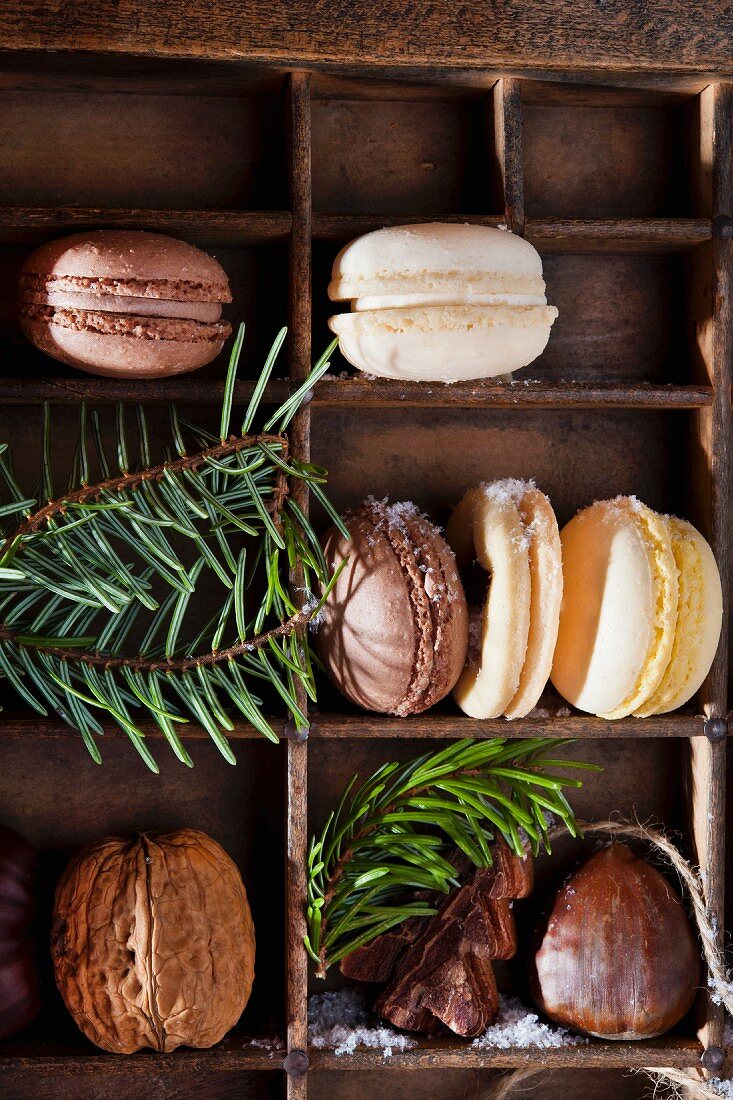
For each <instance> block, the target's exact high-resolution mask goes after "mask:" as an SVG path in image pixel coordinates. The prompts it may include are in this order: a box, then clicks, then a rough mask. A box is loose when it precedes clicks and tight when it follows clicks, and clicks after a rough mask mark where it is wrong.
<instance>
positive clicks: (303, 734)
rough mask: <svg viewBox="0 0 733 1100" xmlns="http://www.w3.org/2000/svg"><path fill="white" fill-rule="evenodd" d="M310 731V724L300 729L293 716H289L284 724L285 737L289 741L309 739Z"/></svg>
mask: <svg viewBox="0 0 733 1100" xmlns="http://www.w3.org/2000/svg"><path fill="white" fill-rule="evenodd" d="M309 732H310V726H306V728H305V729H298V727H297V726H296V724H295V722H294V721H293V719H292V718H289V719H288V721H287V722H286V723H285V725H284V726H283V737H285V738H286V740H288V741H307V740H308V733H309Z"/></svg>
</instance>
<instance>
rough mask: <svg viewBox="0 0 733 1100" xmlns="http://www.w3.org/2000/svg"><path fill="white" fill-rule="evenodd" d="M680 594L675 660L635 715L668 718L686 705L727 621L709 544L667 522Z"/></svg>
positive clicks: (680, 522)
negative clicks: (674, 711) (671, 711)
mask: <svg viewBox="0 0 733 1100" xmlns="http://www.w3.org/2000/svg"><path fill="white" fill-rule="evenodd" d="M664 520H665V522H666V524H667V529H668V531H669V534H670V538H671V540H672V552H673V554H674V559H675V562H676V565H677V573H678V585H679V594H678V600H677V621H676V623H675V630H674V642H673V644H672V655H671V657H670V660H669V664H668V665H667V669H666V671H665V673H664V676H663V677H662V680H661V683H660V684H659V686H658V688H657V689H656V691H655V692H654V693H653V694H652V695H651V696H650V697H649V698H648V699H646V700H645V702H644V703H643V704H642V705H641V706H640V707H639V708H638V709H637V710H636V711H635V712H634V713H635V714H637V715H639V716H640V717H646V716H647V715H649V714H666V713H667V712H668V711H670V710H676V709H677V707H681V706H682V705H683V704H684V703H687V702H688V701H689V700H690V699H691V698H692V697H693V695H695V693H696V692H697V691H698V690H699V688H700V686H701V685H702V682H703V680H704V679H705V677H706V676H707V674H708V672H709V671H710V666H711V665H712V663H713V658H714V657H715V651H716V649H717V648H718V640H719V638H720V628H721V625H722V621H723V592H722V588H721V584H720V573H719V572H718V566H717V564H716V562H715V558H714V556H713V552H712V550H711V549H710V547H709V545H708V543H707V542H706V541H705V539H704V538H703V537H702V535H701V534H700V532H699V531H697V530H696V529H695V528H694V527H693V526H692V524H691V523H688V522H687V520H684V519H677V517H676V516H665V517H664Z"/></svg>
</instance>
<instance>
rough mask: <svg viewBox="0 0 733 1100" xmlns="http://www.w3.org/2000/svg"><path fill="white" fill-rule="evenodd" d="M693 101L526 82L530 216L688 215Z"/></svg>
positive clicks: (526, 170)
mask: <svg viewBox="0 0 733 1100" xmlns="http://www.w3.org/2000/svg"><path fill="white" fill-rule="evenodd" d="M689 102H691V100H690V99H686V98H685V97H683V96H681V95H679V94H675V95H662V94H659V93H655V92H651V91H650V92H637V91H626V90H623V89H614V88H610V89H604V88H590V87H588V88H586V87H573V86H567V85H554V84H542V83H535V82H531V81H528V82H524V83H523V84H522V122H523V128H522V129H523V132H522V141H523V153H524V198H525V207H526V211H527V215H528V216H529V217H531V218H542V217H564V218H639V217H683V216H688V215H690V214H691V212H692V206H691V204H692V198H691V193H690V179H689V170H688V159H687V133H688V113H687V110H686V106H687V104H688V103H689Z"/></svg>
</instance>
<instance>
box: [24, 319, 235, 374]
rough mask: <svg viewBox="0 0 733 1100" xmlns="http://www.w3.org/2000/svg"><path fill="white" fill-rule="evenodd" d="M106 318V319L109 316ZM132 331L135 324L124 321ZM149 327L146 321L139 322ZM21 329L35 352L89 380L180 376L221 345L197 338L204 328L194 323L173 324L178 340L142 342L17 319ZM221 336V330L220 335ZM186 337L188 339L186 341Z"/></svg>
mask: <svg viewBox="0 0 733 1100" xmlns="http://www.w3.org/2000/svg"><path fill="white" fill-rule="evenodd" d="M110 316H111V315H110ZM125 320H126V321H129V322H131V324H130V329H131V330H132V329H134V322H135V320H136V319H135V318H134V317H130V318H125ZM139 320H140V321H145V323H146V325H147V326H149V325H151V324H154V320H153V319H151V318H139ZM21 326H22V328H23V331H24V332H25V334H26V336H27V337H28V339H29V340H30V341H31V342H32V343H33V344H35V346H36V347H37V348H39V349H40V350H41V351H43V352H45V353H46V354H47V355H50V356H51V357H52V358H53V359H58V360H59V361H60V362H62V363H68V364H69V366H72V367H81V368H82V369H83V370H85V371H87V372H88V373H89V374H96V375H99V376H104V377H110V378H154V377H156V376H157V375H161V376H167V375H173V374H184V373H186V372H187V371H192V370H196V369H197V368H198V367H203V366H204V365H205V364H206V363H210V362H211V360H212V359H215V358H216V356H217V355H218V354H219V352H220V351H221V350H222V348H223V347H224V341H225V335H222V336H221V338H220V339H213V340H212V339H208V338H202V337H201V336H199V338H198V339H197V338H196V335H197V333H196V330H200V329H202V328H203V327H204V326H202V325H199V324H197V322H195V321H181V322H178V326H179V331H180V333H181V338H180V339H146V338H144V337H137V336H135V335H134V334H133V333H132V331H131V333H130V334H125V333H123V332H117V333H114V332H109V333H104V332H99V331H94V330H92V329H85V328H82V327H80V328H69V327H66V326H63V325H59V324H54V323H52V322H50V321H48V320H42V319H41V320H35V319H32V318H29V317H24V316H21ZM219 331H221V329H220V330H219ZM185 337H187V338H185Z"/></svg>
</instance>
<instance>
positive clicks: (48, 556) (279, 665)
mask: <svg viewBox="0 0 733 1100" xmlns="http://www.w3.org/2000/svg"><path fill="white" fill-rule="evenodd" d="M242 338H243V327H242V328H241V329H240V331H239V333H238V336H237V339H236V341H235V345H234V350H233V352H232V356H231V360H230V364H229V369H228V373H227V378H226V383H225V388H224V401H223V406H222V412H221V422H220V432H219V436H218V437H216V436H212V435H210V434H209V433H207V432H206V431H204V430H203V429H201V428H198V427H196V426H194V425H191V424H189V423H187V422H185V421H183V420H181V419H180V418H179V416H178V414H177V412H176V410H175V408H173V409H172V410H171V417H170V446H169V447H168V449H167V450H165V451H164V453H163V454H162V456H161V457H160V459H159V460H158V461H157V462H155V461H153V457H152V450H151V443H150V432H149V430H148V425H147V421H146V416H145V412H144V409H143V408H142V407H139V408H138V409H137V410H136V417H135V420H136V427H135V430H134V432H131V431H130V430H129V429H128V425H127V418H126V416H125V409H124V408H123V406H121V405H120V406H119V407H118V409H117V415H116V433H115V434H116V438H115V446H114V449H115V452H116V453H115V458H114V460H112V458H111V456H110V454H108V453H107V451H106V450H105V447H104V445H103V442H102V431H101V424H100V420H99V417H98V415H97V414H96V413H92V415H91V416H89V415H88V411H87V409H86V407H85V406H83V405H82V407H81V409H80V414H79V439H78V444H77V448H76V455H75V459H74V463H73V467H72V471H71V477H70V480H69V483H68V485H67V487H66V488H65V489H64V490H62V491H61V492H60V493H59V495H58V496H55V491H54V478H53V471H52V456H53V453H54V448H53V443H52V418H51V415H50V409H49V408H48V406H46V407H45V408H44V416H43V441H42V448H41V450H42V469H41V478H40V492H39V494H37V495H32V494H29V493H26V492H24V491H23V490H22V489H21V488H20V486H19V485H18V483H17V481H16V479H15V477H14V476H13V472H12V468H11V465H10V461H9V454H8V449H7V446H5V445H0V481H2V482H4V483H5V485H6V487H7V489H8V491H9V493H10V496H11V498H12V499H11V500H10V501H9V502H8V503H5V504H2V505H1V506H0V521H2V520H7V519H9V518H12V519H13V522H15V523H16V527H15V528H14V529H13V530H12V531H9V532H7V533H6V534H5V541H4V544H3V545H2V548H1V549H0V676H2V677H4V678H5V679H6V680H7V681H8V683H9V684H10V685H11V686H12V687H13V688H14V689H15V691H16V692H17V693H18V695H20V696H21V698H22V699H24V700H25V702H26V703H27V704H28V705H29V706H31V707H33V709H34V710H36V711H38V712H39V713H40V714H43V715H47V714H49V713H51V712H53V713H56V714H58V715H60V716H61V717H62V718H63V719H64V720H65V721H67V722H68V723H69V724H70V725H72V726H74V727H76V728H77V729H78V730H79V731H80V732H81V734H82V737H83V738H84V741H85V743H86V745H87V748H88V749H89V752H90V753H91V755H92V756H93V758H94V759H95V760H96V761H97V762H100V761H101V756H100V752H99V745H98V740H97V739H98V738H99V737H100V736H101V735H102V734H103V732H104V731H103V727H102V724H101V722H100V718H104V717H105V716H106V717H107V718H108V719H112V720H113V721H114V722H116V723H117V725H118V726H120V727H121V728H122V729H123V730H124V731H125V733H127V735H128V736H129V738H130V740H131V741H132V743H133V745H134V746H135V748H136V749H137V751H138V752H139V753H140V755H141V756H142V758H143V760H144V761H145V763H146V764H147V765H148V767H150V768H151V769H152V770H153V771H157V770H158V769H157V765H156V763H155V761H154V759H153V757H152V755H151V753H150V749H149V748H148V745H147V743H146V740H145V735H144V731H143V730H142V729H141V728H140V723H139V717H138V716H139V715H140V714H141V713H142V715H143V716H144V717H146V718H147V719H152V720H153V721H154V722H155V723H156V724H157V725H158V726H159V728H160V730H161V731H162V733H163V735H164V737H165V738H166V740H167V741H168V743H169V744H170V746H171V748H172V749H173V751H174V753H175V754H176V756H177V757H178V759H179V760H181V761H182V762H183V763H185V764H187V765H189V766H190V765H191V763H192V761H191V758H190V756H189V754H188V751H187V750H186V748H185V746H184V744H183V742H182V740H181V738H180V736H179V734H178V732H177V731H178V729H179V728H180V725H181V724H182V723H185V722H188V721H190V720H191V719H193V721H195V722H197V723H199V724H200V725H202V726H203V727H204V728H205V729H206V730H207V731H208V733H209V734H210V736H211V737H212V739H213V740H214V742H215V743H216V745H217V746H218V748H219V749H220V751H221V753H222V755H223V756H224V757H225V759H227V760H228V761H229V762H230V763H234V762H235V758H234V754H233V753H232V750H231V747H230V746H229V743H228V741H227V737H226V735H227V733H228V732H230V731H231V730H232V729H233V728H234V727H233V720H232V714H233V713H239V714H241V715H242V716H243V717H244V718H245V719H246V720H247V721H248V722H250V723H251V724H252V725H253V726H255V727H256V728H257V729H258V730H259V731H260V732H261V733H263V734H264V735H265V736H266V737H268V738H270V739H271V740H277V735H276V733H275V732H274V730H273V729H272V728H271V726H270V724H269V723H268V721H267V719H266V718H265V717H264V714H263V712H262V702H261V699H260V698H259V695H258V693H257V691H256V684H257V683H258V682H259V683H262V684H264V685H266V686H268V687H271V688H274V690H275V691H276V692H277V694H278V696H279V697H280V698H281V699H282V701H283V702H284V704H285V705H286V706H287V707H288V709H289V710H290V711H291V713H292V715H293V717H294V719H295V722H296V724H297V726H298V727H301V728H302V727H304V726H305V725H306V724H307V716H306V715H305V714H304V713H303V710H302V708H301V707H300V706H299V705H298V701H297V697H296V694H297V693H296V685H297V684H298V683H300V684H302V685H303V687H304V688H305V691H306V693H307V695H308V697H309V698H311V699H314V698H315V684H314V680H313V670H312V665H311V658H310V653H309V650H308V640H307V634H304V633H303V631H302V630H301V629H300V628H302V627H303V626H304V625H305V623H307V621H308V620H309V619H310V618H311V617H312V616H313V615H314V614H315V613H317V611H318V608H319V606H320V603H322V600H323V598H325V595H326V594H327V592H328V584H329V573H328V568H327V566H326V562H325V560H324V558H323V554H322V552H321V549H320V545H319V542H318V539H317V537H316V535H315V533H314V531H313V530H312V528H311V526H310V524H309V523H308V521H307V519H306V518H305V516H304V515H303V512H302V511H301V510H300V509H299V508H298V507H297V505H296V504H295V503H294V502H293V501H292V500H291V499H290V493H289V483H290V481H291V480H292V479H301V480H304V481H306V482H307V483H308V484H309V486H311V487H312V488H316V487H317V489H318V498H319V499H320V500H321V501H322V502H323V503H324V505H325V506H326V509H327V511H329V514H330V515H331V517H332V518H333V519H334V520H335V521H337V522H339V523H340V521H339V520H338V517H337V516H336V515H335V513H334V511H333V509H332V508H331V506H330V505H329V503H328V500H327V498H326V497H325V495H324V494H323V491H322V489H321V488H320V486H321V484H322V483H323V482H324V481H325V477H326V472H325V470H323V469H322V468H320V467H318V466H315V465H313V464H311V463H301V462H298V461H296V460H295V459H294V458H293V457H292V456H290V454H289V451H288V439H287V436H286V434H285V431H286V428H287V426H288V424H289V422H290V420H291V419H292V417H293V416H294V415H295V412H296V411H297V409H298V407H299V405H300V404H301V403H302V401H303V399H304V397H305V395H306V394H307V392H308V390H309V389H310V387H311V386H312V385H313V384H314V383H315V382H316V381H317V380H318V378H320V377H321V375H323V374H324V373H325V371H326V370H327V369H328V365H329V364H328V358H329V355H330V353H331V352H332V350H333V348H334V346H335V345H334V344H332V345H331V346H330V347H329V348H328V349H327V351H326V352H325V354H324V355H323V356H322V357H321V359H320V360H319V361H318V363H317V364H316V365H315V367H314V368H313V370H312V372H311V373H310V375H309V377H308V378H307V379H306V381H305V382H304V383H303V385H302V386H301V387H299V389H298V390H297V391H296V392H295V393H293V394H291V396H290V397H289V398H288V399H287V401H286V402H285V403H284V404H283V405H282V406H281V407H280V408H278V409H277V410H276V411H275V413H274V414H273V415H272V416H271V417H270V418H269V420H268V421H267V422H266V423H265V424H264V426H263V428H262V431H261V432H260V433H259V434H250V433H251V428H252V425H253V423H254V421H255V419H256V418H257V415H258V412H259V409H260V404H261V401H262V399H263V396H264V393H265V387H266V385H267V381H268V379H269V377H270V375H271V373H272V370H273V367H274V364H275V361H276V358H277V354H278V352H279V350H280V348H281V347H282V344H283V341H284V338H285V330H284V329H283V330H282V331H281V332H280V333H279V335H278V337H277V339H276V341H275V343H274V344H273V347H272V349H271V351H270V354H269V355H268V357H267V361H266V363H265V365H264V367H263V370H262V373H261V375H260V378H259V379H258V382H257V384H256V386H255V388H254V392H253V395H252V399H251V401H250V403H249V406H248V408H247V411H246V413H245V416H244V420H243V422H242V425H241V428H240V430H239V431H238V432H234V433H232V432H231V430H230V428H231V419H232V404H233V394H234V383H235V379H236V374H237V367H238V362H239V356H240V352H241V347H242ZM90 436H91V439H90ZM133 451H134V452H135V453H136V455H137V458H136V459H135V460H133V459H132V457H131V456H132V455H133ZM95 464H96V467H98V469H99V471H100V473H101V479H100V480H98V481H95V482H93V483H90V470H91V469H92V468H93V467H94V465H95ZM18 517H22V519H20V522H18ZM295 562H300V563H301V564H302V567H303V576H304V591H303V592H302V593H300V594H298V595H297V596H294V595H293V594H292V593H291V592H290V591H289V589H288V586H287V575H288V569H289V568H291V567H292V566H293V564H294V563H295ZM204 578H206V579H207V582H208V587H207V594H206V597H205V601H206V602H205V603H204V604H203V606H205V607H211V608H212V610H213V613H212V614H211V617H210V618H209V619H208V621H207V622H204V623H203V625H202V623H201V609H202V597H201V596H200V595H199V589H200V585H201V584H202V582H203V580H204ZM333 579H334V578H331V580H333ZM324 586H326V588H325V594H324V596H323V597H322V599H321V600H320V601H317V600H316V599H315V598H314V597H313V596H312V595H311V592H312V591H315V590H317V589H318V588H320V589H322V590H323V589H324ZM212 587H213V589H214V591H215V592H218V594H219V595H218V597H217V596H216V595H214V596H213V597H212ZM212 599H213V601H214V602H213V606H212ZM193 622H195V623H196V627H195V630H194V627H193V625H189V624H192V623H193Z"/></svg>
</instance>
